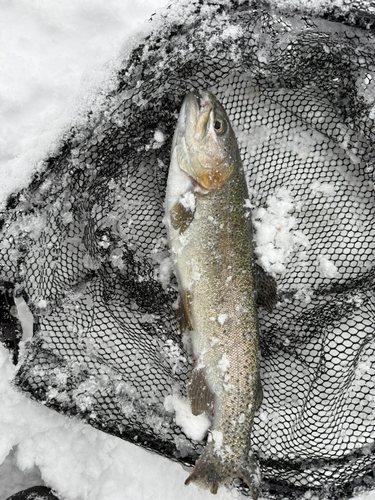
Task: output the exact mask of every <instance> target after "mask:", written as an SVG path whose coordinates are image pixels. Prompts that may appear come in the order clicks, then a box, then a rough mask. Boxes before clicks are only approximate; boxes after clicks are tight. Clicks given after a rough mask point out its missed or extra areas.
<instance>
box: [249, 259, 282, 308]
mask: <svg viewBox="0 0 375 500" xmlns="http://www.w3.org/2000/svg"><path fill="white" fill-rule="evenodd" d="M254 276H255V289H256V299H257V304H258V306H261V307H264V309H266V310H267V311H268V312H272V310H273V308H274V307H275V305H276V303H277V283H276V280H275V278H273V277H272V276H271V275H270V274H268V273H266V271H264V269H263V268H262V267H261V266H259V265H258V264H255V265H254Z"/></svg>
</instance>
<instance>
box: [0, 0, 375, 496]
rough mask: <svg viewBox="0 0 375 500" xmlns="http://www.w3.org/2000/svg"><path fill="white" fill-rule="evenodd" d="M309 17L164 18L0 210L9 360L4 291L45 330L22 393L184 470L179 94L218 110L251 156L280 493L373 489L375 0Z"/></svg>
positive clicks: (220, 4)
mask: <svg viewBox="0 0 375 500" xmlns="http://www.w3.org/2000/svg"><path fill="white" fill-rule="evenodd" d="M315 5H317V4H312V6H310V7H307V6H305V7H298V5H297V6H296V4H294V3H292V2H289V3H288V2H281V1H279V2H273V1H271V2H250V4H249V3H247V2H238V1H212V2H210V1H209V2H200V1H193V2H191V1H190V2H189V3H185V2H183V3H181V2H180V3H175V4H173V5H172V6H171V7H170V8H169V9H167V11H166V12H164V13H163V14H161V15H158V16H155V18H154V23H155V29H154V31H152V32H151V33H150V34H149V35H147V36H146V37H145V38H144V40H143V42H141V43H140V44H139V46H138V47H136V48H135V49H134V50H133V51H132V53H131V54H130V57H129V58H127V59H126V60H125V61H124V63H123V68H122V69H121V70H120V71H119V73H118V75H117V78H118V81H117V88H116V90H114V91H113V92H112V93H110V94H109V95H107V96H106V97H105V99H102V103H101V107H100V109H93V110H92V112H90V113H89V115H88V117H87V121H86V124H85V125H84V126H82V125H80V126H79V127H77V128H73V129H72V130H70V131H69V132H68V133H67V135H66V137H65V139H64V141H63V142H62V144H61V147H60V151H59V153H57V154H56V155H55V156H54V157H51V158H48V159H46V161H45V165H44V168H43V170H42V171H41V172H39V173H38V174H37V175H35V178H34V180H33V182H32V183H31V184H30V186H29V187H28V188H27V189H25V190H23V191H22V192H20V193H16V194H14V196H12V197H11V198H10V199H9V200H8V205H7V207H6V209H5V210H4V212H3V214H2V229H1V231H2V235H1V243H0V252H1V271H0V276H1V278H2V280H3V281H2V290H3V291H4V297H6V303H5V302H4V301H3V304H2V310H6V307H8V306H9V308H10V310H11V311H10V315H9V314H5V313H4V314H3V320H2V321H3V324H2V329H3V331H6V332H7V336H6V338H5V341H6V343H7V345H8V346H9V345H10V346H15V345H17V343H18V341H19V335H20V334H19V324H18V323H17V321H16V320H15V319H12V320H11V321H10V322H9V323H8V324H7V325H6V326H4V322H5V321H6V318H9V317H10V316H12V317H13V318H14V310H15V303H14V301H13V299H11V298H10V295H9V290H10V288H12V287H13V288H14V290H15V294H16V295H18V296H20V295H22V296H23V297H24V298H25V300H27V302H28V305H29V307H30V309H31V311H32V313H33V316H34V335H33V337H32V339H31V340H30V341H28V342H26V343H25V342H24V343H21V346H20V347H21V350H20V357H19V361H18V370H17V376H16V381H15V383H16V384H17V385H18V386H19V387H20V388H21V389H22V390H23V391H26V392H28V393H30V394H31V396H32V397H33V398H34V399H36V400H38V401H40V402H42V403H43V404H45V405H47V406H49V407H51V408H54V409H56V410H57V411H59V412H62V413H64V414H67V415H72V416H76V417H78V418H80V419H82V420H84V421H86V422H88V423H90V424H91V425H93V426H95V427H97V428H99V429H102V430H103V431H105V432H108V433H111V434H113V435H115V436H118V437H120V438H123V439H127V440H129V441H132V442H134V443H137V444H139V445H141V446H144V447H146V448H148V449H151V450H154V451H156V452H158V453H161V454H163V455H165V456H168V457H170V458H172V459H174V460H178V461H179V462H181V463H183V464H186V465H192V464H193V463H194V462H195V460H196V458H197V456H198V455H199V453H200V452H201V450H202V447H203V445H204V442H203V441H200V440H199V439H200V438H201V437H202V435H203V434H202V432H200V431H199V429H198V431H197V428H195V429H193V430H192V431H191V432H189V430H188V426H189V424H186V425H185V423H186V421H188V420H189V418H188V417H186V415H184V416H181V414H178V413H179V412H178V408H181V407H182V406H183V403H181V401H182V400H181V399H179V398H181V396H184V395H185V390H186V389H185V387H186V381H187V379H188V377H189V372H190V370H191V365H192V360H191V357H190V356H189V354H188V352H187V350H186V346H185V345H184V343H183V341H182V339H181V336H180V333H179V326H178V323H177V320H176V313H175V307H176V305H175V304H176V299H177V296H178V291H177V286H176V280H175V277H174V276H173V274H172V272H171V263H170V261H169V251H168V248H167V242H166V230H165V226H164V224H163V215H164V209H163V201H164V194H165V187H166V179H167V173H168V166H169V161H170V145H171V139H172V135H173V131H174V128H175V125H176V119H177V115H178V111H179V108H180V105H181V102H182V100H183V97H184V95H185V94H186V92H188V91H190V90H193V89H208V90H210V91H211V92H213V93H214V94H215V95H216V96H217V98H218V99H219V101H220V102H221V103H222V104H223V106H224V107H225V109H226V111H227V113H228V115H229V118H230V120H231V123H232V125H233V127H234V130H235V132H236V135H237V138H238V142H239V146H240V152H241V156H242V160H243V163H244V168H245V172H246V175H247V181H248V187H249V192H250V200H249V201H248V205H249V209H251V210H252V215H253V220H254V226H255V228H256V235H255V252H256V256H257V259H258V263H259V264H260V265H261V266H262V267H263V268H264V269H265V270H266V271H268V272H269V273H271V274H272V275H273V276H274V277H275V278H276V280H277V284H278V293H279V303H278V305H277V307H276V308H275V310H274V311H273V312H272V313H268V312H265V311H264V310H260V311H259V324H260V325H259V326H260V341H261V350H262V361H261V378H262V384H263V390H264V400H263V404H262V407H261V410H260V412H259V413H258V414H257V416H256V417H255V421H254V428H253V438H252V442H253V443H252V447H253V449H254V451H255V453H256V455H257V457H258V458H259V461H260V465H261V471H262V477H263V481H264V484H263V492H262V494H263V495H264V496H267V497H270V498H272V497H276V498H292V497H300V496H301V495H302V494H304V492H308V491H309V490H310V493H312V494H314V495H316V496H317V497H321V498H323V497H325V496H327V495H328V496H329V497H330V498H345V497H350V496H351V495H352V494H353V491H354V490H355V488H356V487H362V488H373V487H374V484H375V480H374V478H373V473H372V470H373V466H374V465H375V456H374V446H373V444H374V437H375V377H374V375H375V349H374V348H375V344H374V324H375V322H374V308H375V298H374V247H375V238H374V237H375V227H374V192H373V181H374V158H375V154H374V130H375V129H374V119H375V45H374V38H375V35H374V31H373V28H374V20H375V17H374V12H373V7H371V3H370V2H369V3H367V2H355V3H353V2H344V3H341V2H340V3H331V2H327V3H319V5H318V7H316V9H315V10H316V11H314V8H315ZM301 9H302V10H301ZM303 9H304V10H303ZM4 318H5V319H4ZM12 328H14V335H13V337H12V333H11V330H12ZM16 354H17V353H16ZM15 357H17V356H16V355H15ZM184 408H185V407H184ZM176 411H177V414H178V415H177V416H176V414H175V412H176ZM184 411H185V413H186V408H185V409H184ZM190 425H191V422H190ZM199 425H201V424H199ZM199 425H198V427H199ZM203 425H206V424H203ZM193 427H194V425H193ZM184 431H185V432H184ZM185 433H186V434H185ZM189 436H190V437H189ZM236 483H237V486H238V487H239V488H242V490H243V492H244V494H246V493H247V488H246V486H244V485H243V484H242V483H240V481H239V480H236ZM181 487H182V486H181Z"/></svg>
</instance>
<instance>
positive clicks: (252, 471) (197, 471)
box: [185, 447, 261, 500]
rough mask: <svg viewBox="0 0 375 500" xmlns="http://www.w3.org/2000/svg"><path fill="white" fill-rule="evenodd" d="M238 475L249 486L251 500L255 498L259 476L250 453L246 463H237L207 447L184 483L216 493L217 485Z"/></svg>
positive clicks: (258, 470)
mask: <svg viewBox="0 0 375 500" xmlns="http://www.w3.org/2000/svg"><path fill="white" fill-rule="evenodd" d="M236 477H239V478H241V479H242V480H243V481H244V482H245V483H246V484H247V485H248V487H249V490H250V493H251V496H252V498H253V500H257V498H258V496H259V492H260V485H261V476H260V469H259V465H258V461H257V460H256V458H255V456H254V455H250V457H249V459H248V460H247V463H239V462H238V460H233V459H230V457H229V456H228V457H226V458H222V457H220V455H218V454H217V453H214V452H213V450H210V448H207V447H206V449H205V450H204V451H203V453H202V455H201V456H200V457H199V459H198V460H197V462H196V463H195V466H194V468H193V470H192V471H191V473H190V475H189V477H188V478H187V479H186V481H185V485H189V484H190V483H194V484H196V485H197V486H199V487H200V488H202V489H204V490H210V491H211V493H213V494H214V495H216V493H217V491H218V489H219V486H221V485H222V484H227V483H229V482H230V481H231V480H232V479H234V478H236Z"/></svg>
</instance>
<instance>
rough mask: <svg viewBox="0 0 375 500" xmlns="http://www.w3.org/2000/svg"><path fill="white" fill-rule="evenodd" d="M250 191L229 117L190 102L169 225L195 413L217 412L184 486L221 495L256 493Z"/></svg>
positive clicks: (258, 396) (176, 145) (174, 166)
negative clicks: (239, 485)
mask: <svg viewBox="0 0 375 500" xmlns="http://www.w3.org/2000/svg"><path fill="white" fill-rule="evenodd" d="M247 199H248V191H247V185H246V180H245V175H244V172H243V168H242V163H241V159H240V154H239V150H238V146H237V141H236V139H235V135H234V132H233V130H232V127H231V125H230V122H229V119H228V116H227V114H226V112H225V110H224V109H223V107H222V106H221V104H220V103H219V102H218V101H217V99H216V98H215V97H214V96H213V95H212V94H210V93H208V92H200V93H199V94H197V93H195V94H193V93H190V94H188V95H187V96H186V97H185V100H184V103H183V105H182V107H181V111H180V115H179V120H178V124H177V127H176V132H175V135H174V140H173V144H172V158H171V165H170V171H169V177H168V183H167V193H166V200H165V208H166V217H165V219H166V225H167V230H168V236H169V242H170V249H171V255H172V259H173V261H174V268H175V272H176V276H177V279H178V282H179V287H180V291H181V297H182V302H183V304H184V309H185V315H186V317H187V321H186V323H187V325H188V328H189V329H190V330H191V331H190V334H191V339H192V346H193V353H194V357H195V358H196V364H195V367H194V370H193V373H192V376H191V379H190V382H189V387H188V393H189V396H190V398H191V404H192V410H193V413H195V414H199V413H202V412H203V411H207V412H208V413H210V412H212V413H213V419H212V425H211V428H210V432H209V436H208V440H207V445H206V447H205V449H204V450H203V452H202V454H201V456H200V457H199V459H198V460H197V462H196V464H195V467H194V469H193V470H192V472H191V474H190V475H189V477H188V478H187V480H186V483H185V484H189V483H190V482H194V483H196V484H197V485H198V486H200V487H202V488H204V489H210V491H211V492H212V493H216V492H217V490H218V487H219V486H220V485H221V484H224V483H227V482H229V481H230V480H231V479H233V478H235V477H240V478H242V479H243V480H244V481H245V482H246V483H247V484H248V486H249V488H250V491H251V493H252V495H253V498H254V499H255V498H257V496H258V493H259V487H260V472H259V466H258V463H257V461H256V459H255V457H254V455H253V454H252V451H251V443H250V434H251V428H252V424H253V419H254V415H255V413H256V411H257V410H258V409H259V407H260V404H261V400H262V390H261V382H260V376H259V339H258V322H257V307H256V300H255V283H254V274H253V261H252V253H253V252H252V228H251V217H250V213H249V209H248V208H247V207H246V200H247Z"/></svg>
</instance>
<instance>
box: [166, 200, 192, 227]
mask: <svg viewBox="0 0 375 500" xmlns="http://www.w3.org/2000/svg"><path fill="white" fill-rule="evenodd" d="M194 214H195V195H194V193H193V192H192V191H188V192H187V193H185V194H184V195H183V196H181V198H180V199H179V200H178V201H176V203H175V204H174V205H173V207H172V208H171V209H170V211H169V215H170V218H171V224H172V227H173V229H176V230H178V231H179V232H180V234H181V233H183V232H184V231H186V229H187V228H188V227H189V226H190V223H191V221H192V220H193V219H194Z"/></svg>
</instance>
